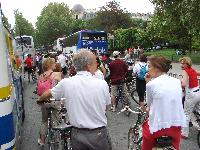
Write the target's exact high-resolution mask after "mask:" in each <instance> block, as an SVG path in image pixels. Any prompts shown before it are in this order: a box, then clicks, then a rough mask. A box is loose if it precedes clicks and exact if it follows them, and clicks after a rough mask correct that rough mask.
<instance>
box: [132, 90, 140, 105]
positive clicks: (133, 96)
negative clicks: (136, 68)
mask: <svg viewBox="0 0 200 150" xmlns="http://www.w3.org/2000/svg"><path fill="white" fill-rule="evenodd" d="M135 92H136V90H135V91H133V92H131V94H130V96H131V99H132V100H133V101H134V102H135V103H136V104H137V105H140V103H139V100H136V99H135V94H134V93H135Z"/></svg>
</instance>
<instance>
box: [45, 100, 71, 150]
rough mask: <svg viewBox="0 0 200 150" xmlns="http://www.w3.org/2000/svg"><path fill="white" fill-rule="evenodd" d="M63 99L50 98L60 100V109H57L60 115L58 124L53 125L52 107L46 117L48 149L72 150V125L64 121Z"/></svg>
mask: <svg viewBox="0 0 200 150" xmlns="http://www.w3.org/2000/svg"><path fill="white" fill-rule="evenodd" d="M63 100H65V98H61V100H55V99H50V101H61V106H60V109H59V110H58V111H59V113H60V116H61V120H60V121H59V123H58V125H56V126H53V124H54V122H53V120H52V112H53V110H52V108H51V109H50V111H49V117H48V132H47V140H48V148H49V150H72V146H71V128H72V125H70V124H69V123H66V117H65V114H66V112H67V110H66V108H65V107H64V104H63Z"/></svg>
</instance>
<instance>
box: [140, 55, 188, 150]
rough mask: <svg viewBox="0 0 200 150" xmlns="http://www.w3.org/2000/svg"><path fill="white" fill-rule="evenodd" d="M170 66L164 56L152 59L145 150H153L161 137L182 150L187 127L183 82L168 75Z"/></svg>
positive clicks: (148, 89)
mask: <svg viewBox="0 0 200 150" xmlns="http://www.w3.org/2000/svg"><path fill="white" fill-rule="evenodd" d="M170 63H171V62H170V61H169V60H167V59H166V58H164V57H163V56H151V57H149V58H148V73H147V74H146V76H145V80H146V82H147V84H146V94H147V96H146V98H147V105H148V107H149V108H148V111H149V119H148V120H147V121H146V122H144V124H143V125H142V127H143V139H142V141H143V142H142V150H147V149H148V150H151V149H152V148H153V147H154V144H155V138H157V137H160V136H170V137H172V144H173V146H174V147H175V148H176V150H179V144H180V138H181V127H185V126H186V117H185V114H184V111H183V106H182V89H181V82H180V80H178V79H176V78H173V77H170V76H168V75H167V72H168V71H169V69H170Z"/></svg>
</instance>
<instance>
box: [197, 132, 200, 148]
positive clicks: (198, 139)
mask: <svg viewBox="0 0 200 150" xmlns="http://www.w3.org/2000/svg"><path fill="white" fill-rule="evenodd" d="M197 144H198V146H199V148H200V131H198V134H197Z"/></svg>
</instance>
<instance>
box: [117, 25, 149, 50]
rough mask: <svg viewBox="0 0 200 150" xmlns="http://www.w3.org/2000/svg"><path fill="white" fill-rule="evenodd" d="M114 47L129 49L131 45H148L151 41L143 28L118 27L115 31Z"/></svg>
mask: <svg viewBox="0 0 200 150" xmlns="http://www.w3.org/2000/svg"><path fill="white" fill-rule="evenodd" d="M114 35H115V38H114V47H115V48H116V49H123V50H125V49H127V48H130V47H136V46H140V47H148V46H149V45H150V44H151V42H150V40H149V38H148V35H147V33H146V32H145V31H144V30H143V29H138V28H128V29H117V30H115V32H114Z"/></svg>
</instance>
